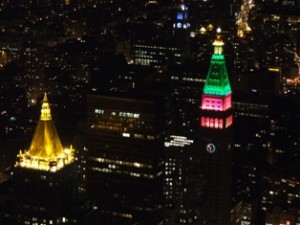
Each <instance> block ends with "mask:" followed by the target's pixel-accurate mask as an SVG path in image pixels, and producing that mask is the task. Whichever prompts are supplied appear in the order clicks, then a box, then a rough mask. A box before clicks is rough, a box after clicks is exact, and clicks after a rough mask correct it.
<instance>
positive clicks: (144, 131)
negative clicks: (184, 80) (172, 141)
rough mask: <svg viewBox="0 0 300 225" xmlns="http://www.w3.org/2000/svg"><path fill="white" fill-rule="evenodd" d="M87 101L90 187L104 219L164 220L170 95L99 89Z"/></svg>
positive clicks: (125, 221)
mask: <svg viewBox="0 0 300 225" xmlns="http://www.w3.org/2000/svg"><path fill="white" fill-rule="evenodd" d="M87 106H88V128H87V129H88V130H87V141H88V149H87V153H86V154H87V164H86V172H87V173H86V179H87V193H89V194H90V196H91V197H92V199H94V200H95V202H96V204H97V207H98V208H99V209H100V211H101V218H102V219H103V221H102V224H110V225H112V224H147V225H148V224H149V225H150V224H151V225H154V224H160V223H161V222H162V220H163V211H162V207H163V169H164V137H165V131H166V126H167V121H168V119H167V112H168V100H167V96H166V95H165V94H163V93H161V94H160V93H159V92H154V91H153V90H151V91H150V92H147V91H146V90H144V91H141V90H136V91H134V92H132V93H130V92H129V91H116V92H114V91H109V92H106V91H99V92H98V93H92V94H90V95H89V96H88V102H87Z"/></svg>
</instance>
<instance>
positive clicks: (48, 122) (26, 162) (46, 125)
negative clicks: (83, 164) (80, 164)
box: [17, 93, 74, 171]
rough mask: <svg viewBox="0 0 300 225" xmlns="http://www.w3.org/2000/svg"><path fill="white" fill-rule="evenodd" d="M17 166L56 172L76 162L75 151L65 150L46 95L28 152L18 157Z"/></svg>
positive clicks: (71, 149)
mask: <svg viewBox="0 0 300 225" xmlns="http://www.w3.org/2000/svg"><path fill="white" fill-rule="evenodd" d="M18 159H19V161H18V162H17V166H21V167H30V168H34V169H40V170H51V171H56V170H57V169H59V168H61V167H63V165H65V164H69V163H71V162H72V161H73V160H74V150H73V148H72V147H71V148H70V149H64V148H63V147H62V144H61V142H60V139H59V136H58V134H57V131H56V128H55V125H54V122H53V120H52V117H51V110H50V105H49V102H48V98H47V94H46V93H45V95H44V99H43V102H42V109H41V116H40V120H39V122H38V124H37V127H36V129H35V132H34V135H33V138H32V141H31V144H30V147H29V149H28V151H26V152H24V153H22V152H20V153H19V155H18Z"/></svg>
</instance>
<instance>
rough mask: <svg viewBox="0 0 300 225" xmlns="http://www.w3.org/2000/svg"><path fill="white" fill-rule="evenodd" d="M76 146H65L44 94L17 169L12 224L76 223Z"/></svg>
mask: <svg viewBox="0 0 300 225" xmlns="http://www.w3.org/2000/svg"><path fill="white" fill-rule="evenodd" d="M76 177H77V174H76V166H75V163H74V149H73V148H72V147H70V148H67V149H64V148H63V147H62V144H61V142H60V139H59V136H58V134H57V131H56V128H55V126H54V123H53V120H52V117H51V111H50V106H49V103H48V99H47V95H46V94H45V96H44V99H43V103H42V109H41V116H40V120H39V122H38V124H37V127H36V130H35V133H34V136H33V139H32V142H31V145H30V147H29V149H28V150H25V151H20V153H19V154H18V156H17V162H16V165H15V169H14V178H13V180H14V192H13V193H14V195H13V199H14V202H13V206H14V207H13V208H14V209H13V210H12V213H11V214H12V215H14V216H13V217H14V220H15V221H14V223H13V224H62V223H65V224H73V223H74V222H75V221H74V220H73V219H72V218H71V217H72V216H71V215H72V213H73V212H74V210H75V208H76V207H75V205H76V204H75V203H76V196H77V195H76V193H77V188H78V187H77V182H76Z"/></svg>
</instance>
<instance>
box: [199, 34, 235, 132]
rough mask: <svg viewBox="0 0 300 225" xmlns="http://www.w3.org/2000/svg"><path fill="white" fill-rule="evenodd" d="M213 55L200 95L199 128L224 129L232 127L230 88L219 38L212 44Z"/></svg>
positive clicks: (221, 42) (222, 43)
mask: <svg viewBox="0 0 300 225" xmlns="http://www.w3.org/2000/svg"><path fill="white" fill-rule="evenodd" d="M213 45H214V54H213V55H212V57H211V64H210V68H209V71H208V75H207V78H206V82H205V85H204V89H203V93H202V99H201V100H202V101H201V102H202V104H201V107H200V108H201V118H200V125H201V127H205V128H211V129H226V128H228V127H230V126H231V125H232V120H233V119H232V118H233V116H232V104H231V88H230V82H229V79H228V73H227V69H226V65H225V58H224V55H223V45H224V42H223V41H222V40H221V39H220V36H218V37H217V39H216V40H215V41H214V43H213Z"/></svg>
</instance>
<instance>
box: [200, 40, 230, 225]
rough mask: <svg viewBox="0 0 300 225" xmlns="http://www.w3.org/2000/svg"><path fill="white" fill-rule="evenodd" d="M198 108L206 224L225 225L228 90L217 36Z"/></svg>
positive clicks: (227, 215) (227, 216) (227, 211)
mask: <svg viewBox="0 0 300 225" xmlns="http://www.w3.org/2000/svg"><path fill="white" fill-rule="evenodd" d="M213 46H214V52H213V55H212V57H211V61H210V67H209V71H208V74H207V78H206V81H205V84H204V88H203V93H202V96H201V106H200V129H199V132H200V133H199V140H200V144H199V145H198V146H200V149H198V154H199V162H198V163H199V167H200V170H201V172H200V173H202V174H203V175H204V177H205V182H206V187H205V190H204V192H205V195H206V197H207V199H206V200H207V209H208V211H209V213H208V214H207V215H208V220H209V222H210V223H211V224H218V225H228V224H229V222H230V205H231V177H232V175H231V174H232V173H231V162H232V159H231V158H232V157H231V143H232V137H231V127H232V122H233V111H232V99H231V87H230V82H229V79H228V73H227V69H226V65H225V58H224V55H223V46H224V42H223V41H222V40H221V38H220V36H217V38H216V40H215V41H214V42H213Z"/></svg>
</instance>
